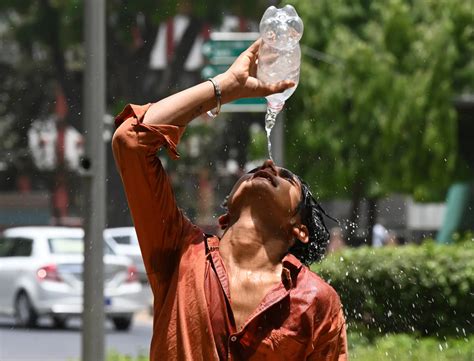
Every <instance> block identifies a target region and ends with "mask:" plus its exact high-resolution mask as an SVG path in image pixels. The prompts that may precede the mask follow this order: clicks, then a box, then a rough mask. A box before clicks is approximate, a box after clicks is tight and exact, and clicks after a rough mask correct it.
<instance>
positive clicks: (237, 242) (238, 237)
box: [219, 214, 288, 272]
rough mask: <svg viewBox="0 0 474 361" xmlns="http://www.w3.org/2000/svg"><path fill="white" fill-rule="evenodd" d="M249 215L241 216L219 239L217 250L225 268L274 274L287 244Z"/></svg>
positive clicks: (286, 248) (273, 231) (271, 228)
mask: <svg viewBox="0 0 474 361" xmlns="http://www.w3.org/2000/svg"><path fill="white" fill-rule="evenodd" d="M263 223H264V222H259V221H258V220H256V219H255V218H254V217H252V216H251V215H250V214H248V215H245V214H241V216H240V217H239V219H238V220H237V221H235V223H233V224H231V225H230V227H229V228H228V229H227V230H226V232H225V233H224V235H223V236H222V239H221V242H220V246H219V250H220V253H221V256H222V258H223V260H224V262H225V264H226V265H227V266H228V267H231V268H234V267H238V268H239V269H245V270H249V271H263V272H265V271H268V272H274V271H275V270H276V269H279V266H280V264H281V260H282V258H283V257H284V255H285V254H286V253H287V251H288V243H287V242H288V241H287V240H286V239H285V238H284V236H283V235H282V234H281V232H278V231H277V232H276V231H275V228H278V226H276V227H265V226H264V225H263Z"/></svg>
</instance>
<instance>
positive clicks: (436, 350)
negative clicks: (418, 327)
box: [348, 332, 474, 361]
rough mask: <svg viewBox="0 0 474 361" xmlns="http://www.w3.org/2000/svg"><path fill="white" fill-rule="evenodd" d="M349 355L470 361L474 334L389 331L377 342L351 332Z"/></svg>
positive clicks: (363, 359)
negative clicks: (444, 337) (443, 336)
mask: <svg viewBox="0 0 474 361" xmlns="http://www.w3.org/2000/svg"><path fill="white" fill-rule="evenodd" d="M348 343H349V356H350V359H351V360H353V361H359V360H360V361H380V360H393V361H428V360H429V361H470V360H473V359H474V337H473V336H471V337H469V338H462V339H447V340H439V339H435V338H429V337H426V338H417V337H414V336H413V335H407V334H400V335H385V336H381V337H379V338H377V339H376V340H374V341H373V342H371V341H369V340H368V339H367V338H365V337H363V336H360V335H359V334H357V333H354V332H349V333H348Z"/></svg>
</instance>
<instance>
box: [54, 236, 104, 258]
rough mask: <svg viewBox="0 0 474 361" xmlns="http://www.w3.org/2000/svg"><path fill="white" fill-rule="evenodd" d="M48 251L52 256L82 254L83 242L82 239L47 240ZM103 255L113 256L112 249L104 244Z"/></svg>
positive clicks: (61, 238) (62, 238)
mask: <svg viewBox="0 0 474 361" xmlns="http://www.w3.org/2000/svg"><path fill="white" fill-rule="evenodd" d="M48 244H49V250H50V252H51V253H54V254H83V253H84V240H83V239H82V238H65V237H60V238H49V239H48ZM104 254H113V251H112V249H111V248H110V247H109V246H108V245H107V244H105V243H104Z"/></svg>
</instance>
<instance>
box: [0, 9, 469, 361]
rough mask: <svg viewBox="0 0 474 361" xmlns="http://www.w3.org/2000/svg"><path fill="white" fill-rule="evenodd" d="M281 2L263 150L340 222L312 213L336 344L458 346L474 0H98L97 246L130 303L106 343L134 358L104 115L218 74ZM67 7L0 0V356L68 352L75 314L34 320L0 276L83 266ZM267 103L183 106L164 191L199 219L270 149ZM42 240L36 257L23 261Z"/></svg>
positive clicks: (364, 350)
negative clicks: (281, 98)
mask: <svg viewBox="0 0 474 361" xmlns="http://www.w3.org/2000/svg"><path fill="white" fill-rule="evenodd" d="M287 3H290V4H292V5H294V6H295V8H296V10H297V11H298V13H299V15H300V17H301V18H302V19H303V21H304V24H305V30H304V35H303V39H302V40H301V46H302V54H303V55H302V68H301V78H300V84H299V86H298V88H297V90H296V92H295V93H294V95H293V96H292V97H291V98H290V99H289V101H288V102H287V104H286V108H285V111H284V112H283V114H282V115H281V116H280V117H279V119H278V121H277V125H276V127H275V130H274V135H273V137H274V144H273V147H274V152H275V158H276V160H277V161H278V163H280V165H284V166H285V167H286V168H288V169H290V170H292V171H293V172H295V173H296V174H298V175H300V176H301V177H302V178H303V179H305V181H306V182H308V183H309V184H310V186H311V188H312V190H313V193H314V195H315V197H316V198H317V199H318V200H320V201H321V203H322V205H323V207H324V208H325V209H326V211H327V212H328V214H330V215H332V216H334V217H335V218H337V219H338V220H339V221H340V223H339V224H337V223H335V222H332V221H331V220H328V221H327V223H328V226H329V228H331V242H330V245H329V249H328V252H329V255H328V257H327V259H326V260H324V261H323V262H322V263H321V264H318V265H315V266H314V268H313V269H314V270H315V271H316V272H318V273H319V274H321V275H322V276H323V277H324V278H325V279H326V280H328V281H329V282H330V283H331V284H332V285H333V286H334V287H335V288H336V290H337V291H338V293H339V294H340V295H341V298H342V301H343V304H344V305H345V311H346V315H347V320H348V325H349V328H348V331H349V341H350V345H349V350H350V352H351V354H352V355H353V357H352V359H354V360H369V361H370V360H376V359H377V360H380V359H384V360H421V359H429V360H472V359H474V337H473V336H472V333H473V331H474V324H473V322H474V320H473V317H472V315H473V312H474V308H473V307H474V306H473V305H474V294H473V292H474V291H473V290H474V246H473V242H474V238H473V234H474V233H473V230H474V209H473V207H474V151H473V144H474V21H473V20H474V19H473V17H474V15H473V14H474V5H473V3H472V1H462V0H424V1H421V0H420V1H417V0H389V1H380V0H357V1H349V0H339V1H334V0H332V1H329V0H318V1H313V0H293V1H289V2H279V1H268V0H252V1H249V0H242V1H238V2H237V1H227V0H219V1H217V0H208V1H173V0H166V1H152V0H135V1H133V2H130V1H123V0H108V1H107V2H106V19H105V21H106V25H105V26H106V49H105V51H106V89H107V90H106V112H107V114H106V115H105V116H104V119H103V122H104V126H105V131H104V134H103V140H104V144H105V148H106V152H107V155H106V172H107V178H106V189H107V202H106V204H107V211H106V228H107V230H105V231H104V245H105V246H104V247H106V251H105V253H106V257H107V254H108V252H109V253H110V254H112V255H113V256H114V257H117V258H114V259H112V258H111V257H112V256H110V255H109V256H110V257H109V259H107V260H106V257H104V264H105V265H106V267H105V272H106V273H107V272H109V273H107V275H106V281H107V280H108V281H114V280H115V281H117V279H120V281H117V282H116V283H117V287H128V288H127V289H128V291H127V292H130V297H131V298H130V299H132V298H133V302H135V303H134V304H133V305H132V303H133V302H132V301H130V299H127V300H128V301H124V302H129V301H130V302H132V303H130V309H129V311H127V313H126V314H120V315H118V316H117V315H115V316H114V315H112V316H111V317H109V318H108V321H107V322H108V324H107V328H106V332H107V335H106V337H107V350H108V358H109V359H110V360H120V359H125V358H123V357H124V356H123V355H129V356H130V358H133V359H147V356H146V355H147V352H148V346H149V341H150V337H151V319H150V314H149V306H150V304H151V301H152V300H151V294H150V292H149V289H148V285H147V281H146V276H145V275H144V274H143V272H144V271H143V266H142V264H141V261H140V255H139V253H138V252H139V251H138V245H137V242H136V235H135V233H134V230H133V227H132V223H131V219H130V214H129V210H128V207H127V203H126V199H125V195H124V193H123V190H122V185H121V180H120V178H119V176H118V174H117V172H116V170H115V164H114V161H113V157H112V153H111V147H110V140H111V137H112V134H113V131H114V125H113V119H114V116H115V115H116V114H117V113H119V112H120V111H121V110H122V109H123V107H124V106H125V105H126V104H127V103H135V104H144V103H148V102H153V101H156V100H158V99H160V98H162V97H165V96H167V95H169V94H171V93H174V92H176V91H179V90H181V89H184V88H186V87H188V86H191V85H194V84H197V83H199V82H201V81H202V80H203V79H206V78H208V77H210V76H213V75H215V74H217V73H219V72H222V71H224V70H225V69H226V68H227V66H228V64H230V62H231V61H232V59H233V58H234V57H235V56H236V55H238V54H239V52H240V51H241V50H243V49H245V48H246V46H247V45H248V44H249V43H251V40H249V39H253V38H255V36H258V34H255V33H258V23H259V21H260V18H261V16H262V14H263V12H264V11H265V9H266V8H267V7H268V6H270V5H276V6H283V5H285V4H287ZM83 14H84V10H83V2H82V1H79V0H61V1H56V0H37V1H31V0H30V1H28V0H22V1H18V0H16V1H13V0H3V1H2V2H1V4H0V229H1V230H4V234H3V236H2V237H1V239H0V313H2V314H3V315H4V316H0V360H2V361H3V360H5V361H9V360H66V359H79V357H80V352H79V348H80V345H79V343H80V340H79V337H80V329H81V324H80V321H78V320H76V319H75V318H73V317H71V320H70V319H69V317H65V316H64V314H63V313H61V312H58V314H55V313H54V312H53V314H52V316H53V317H49V318H45V319H43V318H42V317H39V314H38V313H39V312H37V311H38V310H37V309H35V302H36V301H35V299H34V295H31V294H29V293H28V290H27V289H26V288H25V287H26V286H25V287H24V288H20V289H14V288H12V287H7V285H8V284H10V283H12V282H11V280H12V279H14V276H15V275H18V274H20V273H21V272H22V269H28V265H29V266H30V268H31V267H32V266H31V265H32V264H34V265H35V266H34V267H36V268H34V270H33V271H34V274H35V277H33V278H34V279H35V282H43V280H45V279H46V280H49V281H51V280H54V279H55V277H56V281H57V278H60V276H61V274H62V273H61V272H63V273H64V272H65V273H68V274H73V275H75V276H74V277H76V278H77V279H78V280H80V278H81V275H80V273H81V270H80V267H79V268H78V266H77V265H79V264H80V262H81V259H79V258H78V259H75V260H74V261H71V260H70V259H69V258H68V261H67V262H66V261H64V257H66V256H65V255H67V257H73V256H74V254H75V255H78V254H80V253H81V252H82V249H81V247H80V246H75V245H76V244H77V243H74V242H71V240H72V241H77V240H79V239H81V238H82V237H83V234H82V233H81V232H82V230H81V228H82V227H84V214H83V213H84V209H85V204H86V203H87V202H88V199H85V198H84V196H83V193H84V192H83V185H82V178H83V177H82V174H81V166H80V160H81V157H82V156H83V154H84V147H85V146H84V128H85V123H84V119H83V117H82V114H83V70H84V58H85V55H84V46H83V21H84V19H83ZM229 33H234V34H233V35H232V34H231V35H229ZM243 33H245V34H243ZM249 33H250V34H249ZM216 39H225V41H219V40H216ZM264 111H265V101H264V100H263V99H254V100H250V101H248V102H240V103H235V104H231V105H230V106H228V107H227V108H226V109H225V110H224V112H223V113H222V114H221V115H219V117H218V118H217V119H216V120H214V121H209V120H208V119H205V118H198V119H196V120H195V121H193V122H192V123H191V125H190V126H189V127H188V129H187V132H186V134H185V136H184V138H183V140H182V142H181V144H180V146H179V148H178V149H179V152H180V154H181V159H180V160H179V161H177V162H172V161H171V160H169V159H168V158H166V157H165V156H164V157H162V161H163V163H164V164H165V167H166V168H167V170H168V172H169V175H170V177H171V179H172V181H173V184H174V187H175V192H176V196H177V198H178V202H179V205H180V206H181V207H182V208H183V209H184V211H185V213H186V214H187V216H188V217H189V218H191V219H192V220H193V221H194V222H196V223H197V224H198V225H200V226H201V227H203V228H204V229H205V230H206V231H207V232H218V229H217V227H216V226H217V217H218V216H219V215H220V214H221V212H222V209H221V208H220V204H221V203H222V201H223V200H224V198H225V196H226V195H227V193H228V192H229V191H230V188H231V186H232V185H233V184H234V182H235V180H236V179H238V178H239V177H240V175H241V174H242V173H243V172H245V171H247V170H249V169H251V168H253V167H255V165H258V164H260V163H261V162H262V161H263V160H264V159H265V158H266V157H267V144H266V143H267V139H266V134H265V130H264V126H263V125H264ZM160 157H161V155H160ZM31 226H41V227H40V228H30V227H31ZM46 226H48V228H47V227H46ZM14 227H28V228H17V229H16V230H15V229H12V228H14ZM58 227H68V229H67V230H65V231H64V230H63V231H64V232H63V233H61V232H60V229H59V228H58ZM55 232H56V233H55ZM58 232H59V233H58ZM68 232H69V233H68ZM71 232H72V233H71ZM56 244H57V248H54V247H53V245H56ZM40 247H45V249H48V250H49V251H48V252H49V253H51V254H49V255H48V256H47V257H46V256H45V257H46V258H45V260H34V261H33V260H31V259H30V258H31V257H32V255H33V254H34V250H35V249H36V248H40ZM56 250H57V251H56ZM45 252H46V251H45ZM54 253H58V254H59V255H55V254H54ZM34 262H40V263H34ZM41 262H42V263H41ZM66 263H67V264H68V266H67V267H69V268H68V269H67V270H66V271H65V270H64V267H65V266H64V264H66ZM74 265H76V266H74ZM74 267H76V268H74ZM107 267H109V268H107ZM40 271H41V272H40ZM2 274H3V276H2ZM7 275H9V276H7ZM41 275H42V277H41ZM71 277H72V276H71ZM120 277H122V278H120ZM63 278H64V277H63ZM63 281H64V280H63ZM115 281H114V282H115ZM71 282H74V279H72V280H71ZM58 287H59V286H58ZM8 289H10V290H9V291H8ZM2 290H3V291H2ZM9 292H10V293H9ZM23 294H24V295H25V297H23V296H21V295H23ZM127 297H128V296H127ZM109 306H110V305H109ZM22 312H23V313H22ZM132 318H133V321H134V322H132ZM127 320H128V321H129V322H128V323H127ZM124 330H127V331H128V332H127V333H125V334H124V333H123V331H124ZM38 340H40V341H41V342H39V344H40V345H41V346H38V349H35V350H29V349H28V348H25V347H22V345H26V344H32V343H35V344H37V343H38ZM58 340H62V341H61V342H58ZM38 352H39V354H38ZM41 353H43V354H41ZM143 355H145V356H143Z"/></svg>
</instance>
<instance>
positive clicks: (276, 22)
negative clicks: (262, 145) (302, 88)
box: [257, 5, 303, 158]
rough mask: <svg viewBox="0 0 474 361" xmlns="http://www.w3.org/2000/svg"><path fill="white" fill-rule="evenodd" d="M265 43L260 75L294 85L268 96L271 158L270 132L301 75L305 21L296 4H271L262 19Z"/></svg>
mask: <svg viewBox="0 0 474 361" xmlns="http://www.w3.org/2000/svg"><path fill="white" fill-rule="evenodd" d="M260 36H261V37H262V40H263V42H262V44H261V46H260V50H259V53H258V68H257V77H258V78H259V79H260V80H262V81H263V82H265V83H275V82H279V81H282V80H292V81H294V82H295V86H294V87H292V88H290V89H287V90H285V91H284V92H283V93H278V94H272V95H270V96H268V97H267V98H266V99H267V114H266V116H265V129H266V131H267V137H268V152H269V156H270V158H271V144H270V132H271V129H272V128H273V126H274V125H275V120H276V117H277V115H278V113H279V112H280V111H281V110H282V108H283V106H284V105H285V101H286V100H287V99H288V98H289V97H290V96H291V95H292V94H293V93H294V92H295V90H296V86H297V85H298V82H299V79H300V64H301V49H300V45H299V41H300V39H301V37H302V36H303V21H302V20H301V19H300V17H299V16H298V13H297V12H296V10H295V8H294V7H293V6H291V5H286V6H285V7H283V8H281V9H277V8H276V7H274V6H270V7H269V8H268V9H267V10H266V11H265V13H264V14H263V17H262V20H261V21H260Z"/></svg>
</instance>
